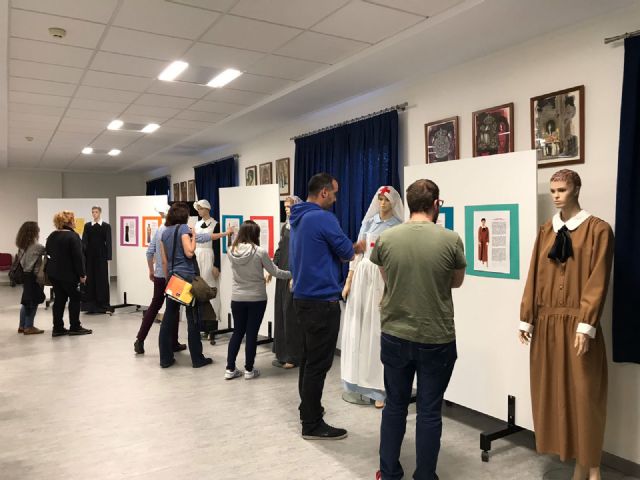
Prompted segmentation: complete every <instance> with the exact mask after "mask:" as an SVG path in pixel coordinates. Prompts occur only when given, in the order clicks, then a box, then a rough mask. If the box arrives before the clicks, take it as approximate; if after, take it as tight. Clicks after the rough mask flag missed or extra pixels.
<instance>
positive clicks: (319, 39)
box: [275, 32, 369, 64]
mask: <svg viewBox="0 0 640 480" xmlns="http://www.w3.org/2000/svg"><path fill="white" fill-rule="evenodd" d="M368 46H369V44H368V43H364V42H357V41H355V40H348V39H346V38H338V37H332V36H331V35H324V34H322V33H316V32H304V33H303V34H302V35H300V36H299V37H296V38H294V39H293V40H291V41H290V42H289V43H287V44H286V45H285V46H284V47H282V48H281V49H279V50H278V51H276V52H275V53H277V54H279V55H285V56H288V57H295V58H300V59H302V60H312V61H315V62H324V63H331V64H334V63H338V62H339V61H340V60H343V59H344V58H346V57H348V56H350V55H353V54H354V53H356V52H358V51H360V50H363V49H365V48H367V47H368Z"/></svg>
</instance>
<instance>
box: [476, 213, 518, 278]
mask: <svg viewBox="0 0 640 480" xmlns="http://www.w3.org/2000/svg"><path fill="white" fill-rule="evenodd" d="M518 212H519V208H518V205H517V204H515V203H511V204H496V205H474V206H467V207H465V208H464V221H465V243H466V245H465V250H466V256H467V274H468V275H475V276H478V277H495V278H510V279H518V278H520V246H519V245H520V239H519V231H520V230H519V219H518Z"/></svg>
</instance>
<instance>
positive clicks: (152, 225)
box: [142, 217, 162, 247]
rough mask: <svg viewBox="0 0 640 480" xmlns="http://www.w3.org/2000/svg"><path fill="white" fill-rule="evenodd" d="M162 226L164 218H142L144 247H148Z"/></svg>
mask: <svg viewBox="0 0 640 480" xmlns="http://www.w3.org/2000/svg"><path fill="white" fill-rule="evenodd" d="M160 225H162V217H142V246H143V247H148V246H149V244H150V243H151V241H152V240H153V237H154V236H155V234H156V232H157V231H158V228H160Z"/></svg>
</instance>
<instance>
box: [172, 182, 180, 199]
mask: <svg viewBox="0 0 640 480" xmlns="http://www.w3.org/2000/svg"><path fill="white" fill-rule="evenodd" d="M173 201H174V202H179V201H180V184H179V183H174V184H173Z"/></svg>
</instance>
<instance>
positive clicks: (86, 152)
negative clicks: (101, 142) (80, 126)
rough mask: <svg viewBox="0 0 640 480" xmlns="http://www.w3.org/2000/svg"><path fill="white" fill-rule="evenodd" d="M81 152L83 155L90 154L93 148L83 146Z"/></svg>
mask: <svg viewBox="0 0 640 480" xmlns="http://www.w3.org/2000/svg"><path fill="white" fill-rule="evenodd" d="M82 153H84V154H85V155H90V154H92V153H93V148H91V147H84V148H83V149H82Z"/></svg>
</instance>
